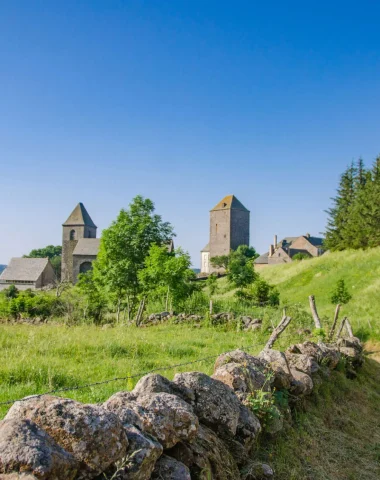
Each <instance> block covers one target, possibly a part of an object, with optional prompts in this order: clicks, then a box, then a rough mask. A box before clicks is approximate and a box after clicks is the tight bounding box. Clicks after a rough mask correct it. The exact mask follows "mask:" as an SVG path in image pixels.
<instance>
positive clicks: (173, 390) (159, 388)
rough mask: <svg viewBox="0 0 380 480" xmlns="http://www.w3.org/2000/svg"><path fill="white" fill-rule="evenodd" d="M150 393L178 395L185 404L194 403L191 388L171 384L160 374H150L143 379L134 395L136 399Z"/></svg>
mask: <svg viewBox="0 0 380 480" xmlns="http://www.w3.org/2000/svg"><path fill="white" fill-rule="evenodd" d="M148 393H170V394H172V395H177V396H178V397H180V398H182V400H185V402H193V401H194V398H195V397H194V392H193V391H192V390H191V389H190V388H186V387H183V386H180V385H177V384H176V383H174V382H171V381H170V380H168V379H167V378H165V377H163V376H162V375H158V374H153V373H151V374H149V375H145V377H142V378H141V379H140V380H139V381H138V382H137V384H136V386H135V388H134V389H133V392H132V394H133V395H135V396H136V397H138V396H141V395H146V394H148Z"/></svg>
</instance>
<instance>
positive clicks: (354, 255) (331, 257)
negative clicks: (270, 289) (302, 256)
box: [260, 248, 380, 339]
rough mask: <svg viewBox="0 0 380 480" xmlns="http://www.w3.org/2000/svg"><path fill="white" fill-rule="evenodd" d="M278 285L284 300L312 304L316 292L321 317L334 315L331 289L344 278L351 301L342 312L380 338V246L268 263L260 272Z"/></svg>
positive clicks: (360, 329)
mask: <svg viewBox="0 0 380 480" xmlns="http://www.w3.org/2000/svg"><path fill="white" fill-rule="evenodd" d="M260 273H261V274H262V276H263V277H264V278H265V279H266V280H267V281H269V282H270V283H272V284H274V285H276V286H277V288H278V289H279V291H280V293H281V300H282V302H284V303H289V304H294V303H300V304H302V305H304V306H305V308H308V296H309V295H311V294H313V295H315V298H316V302H317V307H318V311H319V313H320V316H321V317H324V318H325V319H326V321H330V322H331V319H332V317H333V315H334V305H332V304H331V301H330V297H331V292H332V290H333V289H334V288H335V286H336V283H337V281H338V280H339V279H344V280H345V283H346V286H347V288H348V290H349V292H350V293H351V295H352V299H351V301H350V302H349V303H348V304H347V305H344V306H343V308H342V310H341V315H342V316H343V315H344V316H348V317H349V319H350V321H351V323H352V325H353V327H354V330H355V331H356V332H359V334H360V333H361V334H362V337H363V338H369V337H372V338H377V339H380V248H374V249H371V250H366V251H345V252H334V253H327V254H325V255H323V256H322V257H319V258H315V259H311V260H305V261H301V262H294V263H291V264H287V265H280V266H273V267H268V268H267V269H265V270H262V271H261V272H260Z"/></svg>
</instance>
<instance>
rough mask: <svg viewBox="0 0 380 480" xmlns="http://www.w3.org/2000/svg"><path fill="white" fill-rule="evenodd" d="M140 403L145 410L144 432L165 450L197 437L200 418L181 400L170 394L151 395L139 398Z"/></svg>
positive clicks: (143, 418)
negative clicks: (181, 441) (153, 437)
mask: <svg viewBox="0 0 380 480" xmlns="http://www.w3.org/2000/svg"><path fill="white" fill-rule="evenodd" d="M138 402H139V404H140V405H141V406H142V407H143V408H144V415H143V417H142V420H143V428H144V431H145V432H148V433H150V434H151V435H153V436H155V437H156V438H157V439H158V441H159V442H160V443H161V444H162V446H163V447H164V448H171V447H173V446H174V445H175V444H176V443H177V442H179V441H180V440H186V441H191V440H192V439H193V438H194V437H195V435H196V433H197V430H198V426H199V422H198V418H197V416H196V415H195V414H194V412H193V409H192V407H191V406H190V405H189V404H187V403H186V402H185V401H183V400H182V399H181V398H179V397H176V396H175V395H171V394H170V393H150V394H147V395H143V396H141V397H139V398H138Z"/></svg>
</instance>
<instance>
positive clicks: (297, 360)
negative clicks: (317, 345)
mask: <svg viewBox="0 0 380 480" xmlns="http://www.w3.org/2000/svg"><path fill="white" fill-rule="evenodd" d="M285 356H286V359H287V361H288V364H289V367H290V368H291V369H294V370H299V371H300V372H303V373H306V374H307V375H309V376H311V375H313V374H314V373H317V372H318V370H319V365H318V363H317V361H316V360H315V359H314V358H313V357H311V356H310V355H305V354H303V353H290V352H285Z"/></svg>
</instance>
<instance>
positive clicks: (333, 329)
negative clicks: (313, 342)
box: [329, 303, 340, 340]
mask: <svg viewBox="0 0 380 480" xmlns="http://www.w3.org/2000/svg"><path fill="white" fill-rule="evenodd" d="M339 310H340V304H339V303H338V305H337V306H336V309H335V315H334V321H333V324H332V327H331V330H330V334H329V340H332V338H333V336H334V332H335V328H336V324H337V322H338V317H339Z"/></svg>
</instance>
